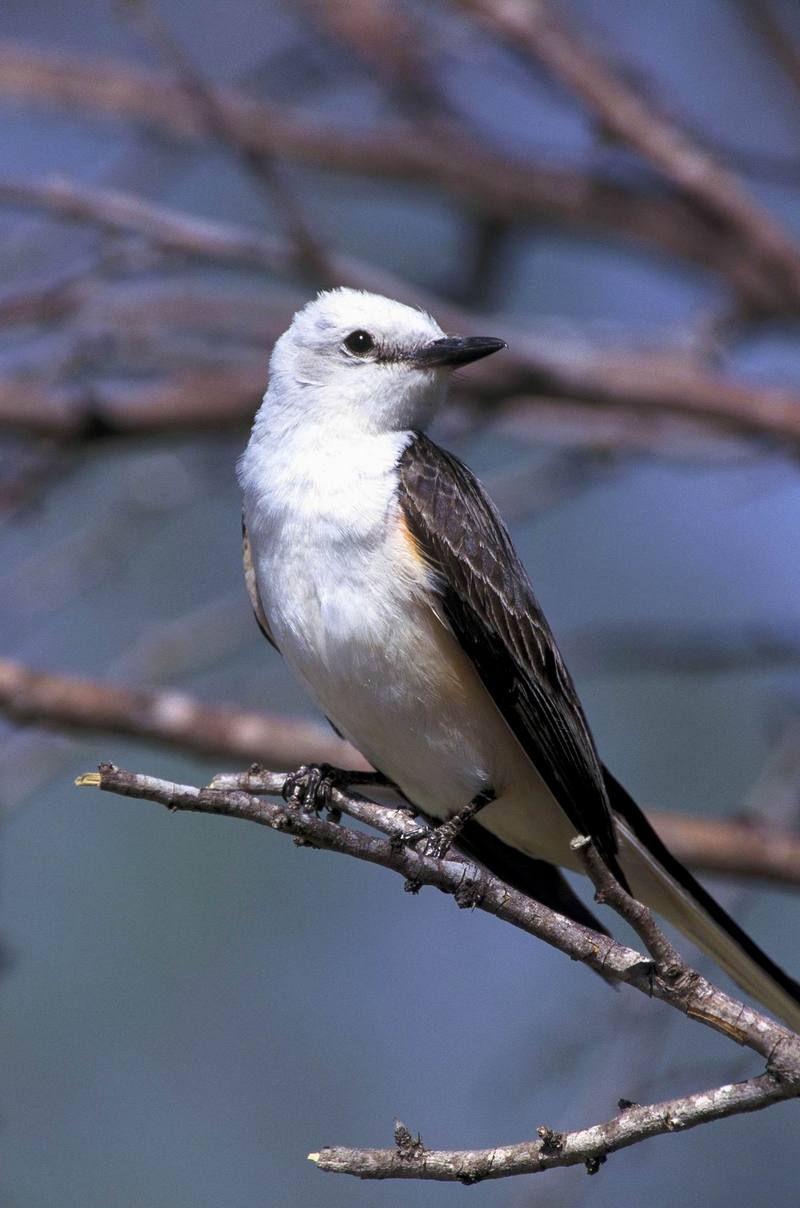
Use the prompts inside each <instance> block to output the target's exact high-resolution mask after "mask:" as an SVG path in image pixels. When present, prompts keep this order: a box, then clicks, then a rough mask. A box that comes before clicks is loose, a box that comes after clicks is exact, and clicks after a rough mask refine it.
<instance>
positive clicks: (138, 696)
mask: <svg viewBox="0 0 800 1208" xmlns="http://www.w3.org/2000/svg"><path fill="white" fill-rule="evenodd" d="M0 714H1V715H4V716H5V717H7V718H8V719H9V720H10V721H13V722H16V723H17V724H19V725H42V726H48V727H58V728H59V729H64V730H67V731H79V732H83V731H96V732H100V733H104V734H125V735H130V736H132V737H134V738H141V739H144V740H145V741H150V742H157V743H159V744H162V745H164V746H167V747H173V748H175V749H177V750H180V751H185V752H191V753H194V754H197V755H201V756H203V757H204V758H211V757H214V756H221V757H222V758H224V759H229V760H231V762H233V763H239V762H241V763H250V762H254V763H257V764H265V765H266V766H267V767H277V768H280V767H292V766H296V765H299V764H301V763H303V762H312V763H332V764H334V765H338V766H343V767H349V768H367V766H368V765H367V764H366V763H365V761H364V759H363V757H362V756H361V755H360V754H359V753H358V752H357V751H356V750H355V749H354V748H353V747H351V746H350V745H349V744H348V743H346V742H343V741H342V740H341V739H338V738H336V736H335V735H334V734H332V733H331V732H330V731H329V730H328V729H327V727H323V726H318V725H315V724H314V723H313V722H308V721H304V720H301V719H292V718H287V717H283V716H275V715H269V714H265V713H254V712H248V711H246V710H243V709H237V708H233V707H232V706H224V705H223V706H219V705H216V706H214V705H207V704H204V703H202V702H200V701H198V700H197V699H195V698H194V697H192V696H190V695H188V694H186V693H183V692H175V691H161V692H158V691H153V690H147V689H141V688H139V689H134V688H129V687H127V686H124V685H122V684H118V683H107V682H104V681H102V680H92V679H86V678H83V677H81V678H79V677H76V676H69V675H56V674H53V673H52V672H45V671H36V670H33V669H32V668H30V667H26V666H25V665H24V664H22V663H18V662H14V661H12V660H11V659H0ZM281 783H282V781H281V780H280V775H279V774H276V773H269V772H263V771H260V772H259V773H257V774H256V773H253V772H244V773H231V774H229V775H224V776H218V777H216V778H215V780H214V787H216V788H221V789H232V788H238V789H242V790H244V791H245V792H249V793H260V792H267V791H269V792H277V791H279V789H280V784H281ZM343 808H344V812H346V813H347V812H349V811H348V809H347V806H346V803H344V804H343ZM647 813H648V818H649V819H650V821H651V822H652V824H653V826H654V827H655V829H656V830H657V831H658V833H659V835H660V836H661V838H662V839H663V840H664V842H665V843H666V844H667V846H668V847H669V848H670V849H671V850H672V851H674V853H675V855H676V856H677V857H678V859H679V860H682V861H683V862H684V863H686V864H689V865H690V866H691V867H692V868H695V869H699V870H700V871H703V872H712V873H721V874H723V875H726V876H731V877H737V878H743V879H747V878H751V877H752V878H755V879H760V880H765V881H769V882H771V883H777V884H782V885H786V886H797V885H800V835H797V834H796V833H794V832H793V831H791V830H789V829H786V828H782V827H778V826H774V825H771V826H765V825H761V824H755V823H750V822H741V821H736V820H732V819H726V818H714V819H712V818H702V817H697V816H690V815H687V814H678V813H667V812H665V811H662V810H648V812H647ZM389 814H390V815H391V816H390V817H389V815H387V820H385V821H386V826H380V827H379V828H378V829H380V830H385V831H386V833H388V834H392V833H393V831H394V829H396V826H397V815H396V812H395V811H389ZM354 816H356V815H354ZM357 816H359V817H360V815H357ZM362 820H364V819H362ZM368 821H369V823H370V825H372V826H375V825H376V822H375V816H371V817H370V819H368ZM404 825H405V826H406V829H407V830H408V829H410V824H409V823H408V822H405V823H404ZM387 827H388V829H387Z"/></svg>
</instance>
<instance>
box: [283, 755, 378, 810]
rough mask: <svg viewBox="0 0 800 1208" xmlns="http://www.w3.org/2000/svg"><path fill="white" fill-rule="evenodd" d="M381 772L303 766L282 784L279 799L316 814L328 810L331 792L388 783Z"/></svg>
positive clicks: (327, 765) (328, 766)
mask: <svg viewBox="0 0 800 1208" xmlns="http://www.w3.org/2000/svg"><path fill="white" fill-rule="evenodd" d="M389 783H390V781H389V780H387V778H386V777H385V776H384V775H383V774H382V773H381V772H365V771H356V770H355V769H349V768H335V767H333V765H332V764H330V763H312V764H303V766H302V767H300V768H298V769H297V771H296V772H292V773H291V774H290V775H289V776H287V777H286V780H285V781H284V782H283V797H284V800H285V801H286V802H287V804H288V805H294V806H297V807H299V808H301V809H306V810H314V811H319V810H321V809H329V808H330V806H331V796H332V793H333V790H334V789H347V788H350V786H351V785H353V784H382V785H385V784H389Z"/></svg>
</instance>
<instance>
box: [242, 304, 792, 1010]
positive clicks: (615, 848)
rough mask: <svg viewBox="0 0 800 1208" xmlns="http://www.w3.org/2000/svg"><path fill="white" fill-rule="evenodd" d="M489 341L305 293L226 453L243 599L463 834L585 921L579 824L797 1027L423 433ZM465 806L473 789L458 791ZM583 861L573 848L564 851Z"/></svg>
mask: <svg viewBox="0 0 800 1208" xmlns="http://www.w3.org/2000/svg"><path fill="white" fill-rule="evenodd" d="M503 347H505V345H504V343H503V341H502V340H497V339H490V338H481V337H467V338H459V337H448V336H446V335H445V334H444V332H443V331H442V330H441V328H440V327H439V326H438V324H437V323H436V322H435V321H434V320H433V319H432V318H431V317H430V316H429V315H426V314H424V313H423V312H421V311H419V310H414V309H412V308H411V307H408V306H403V305H401V304H400V303H399V302H393V301H391V300H389V299H388V298H382V297H378V296H376V295H374V294H367V293H361V292H358V291H355V290H350V289H340V290H333V291H331V292H329V293H324V294H321V295H320V296H319V297H318V298H317V299H316V300H315V301H313V302H310V303H309V304H308V305H307V306H306V307H304V308H303V310H301V311H299V312H298V313H297V314H296V315H295V317H294V320H293V322H292V325H291V327H290V328H289V330H288V331H287V332H285V333H284V335H282V336H281V338H280V339H279V340H278V342H277V343H276V345H275V349H274V352H273V354H272V360H271V363H270V379H269V388H268V390H267V393H266V395H265V397H264V402H263V405H262V407H261V408H260V410H259V412H258V415H257V416H256V420H255V423H254V425H253V432H252V435H251V437H250V442H249V444H248V446H247V450H246V451H245V453H244V455H243V457H242V459H241V463H240V466H239V475H240V481H241V484H242V488H243V491H244V523H245V570H246V577H247V584H248V589H249V591H250V597H251V600H252V603H253V607H254V609H255V612H256V616H257V618H258V621H259V623H260V625H261V627H262V629H263V631H264V633H265V634H266V636H267V637H268V638H269V640H270V641H271V642H272V643H273V644H274V645H275V646H276V647H277V648H278V650H279V651H280V652H281V654H282V655H283V656H284V658H285V659H286V661H287V662H288V663H289V665H290V666H291V667H292V669H293V670H294V672H295V673H296V674H297V675H298V676H299V677H300V679H301V680H302V681H303V682H304V683H305V685H306V687H307V688H308V690H309V692H310V693H311V695H312V696H313V697H314V698H315V699H316V700H317V702H318V703H319V705H320V706H321V707H322V709H323V710H324V711H325V713H326V714H327V716H328V718H329V719H330V720H331V722H332V723H333V724H334V726H335V727H336V729H337V730H338V731H339V732H340V733H341V734H342V735H344V737H346V738H348V739H349V740H350V742H352V743H353V745H354V746H356V747H357V748H358V749H359V750H360V751H361V752H363V754H364V755H365V756H366V758H367V759H368V760H369V761H370V763H371V764H372V765H373V766H374V767H375V768H378V769H379V770H380V771H381V772H382V773H383V774H384V775H385V776H387V777H388V778H389V779H390V780H391V781H393V782H394V783H395V784H396V785H397V786H398V787H399V788H400V790H401V791H402V792H403V794H404V795H405V796H406V797H407V798H408V800H409V801H410V802H411V803H413V805H415V806H416V807H417V808H418V809H420V810H421V811H422V812H423V813H424V814H426V815H427V816H428V817H429V818H431V819H435V820H437V821H439V822H443V821H445V820H448V819H451V818H453V817H454V816H455V815H458V814H461V813H462V811H464V810H465V807H468V806H469V805H470V803H472V810H473V811H474V816H473V817H471V818H470V819H469V820H468V821H467V822H466V823H465V824H464V825H463V827H462V829H461V830H460V833H459V835H458V837H457V840H456V842H457V844H458V846H459V847H461V848H462V849H464V850H465V851H467V852H468V853H469V854H471V855H472V856H474V857H476V858H477V859H479V860H480V861H481V862H482V863H483V864H485V865H486V866H487V867H488V868H489V869H490V870H492V871H493V872H496V873H497V874H498V875H499V876H501V877H503V878H504V879H505V880H507V881H509V882H510V883H511V884H513V885H515V886H516V887H518V888H519V889H521V890H523V891H524V892H525V893H527V894H529V895H530V896H531V897H533V898H536V899H537V900H539V901H541V902H543V903H545V904H546V905H549V906H552V907H553V908H554V909H556V910H559V911H561V912H562V913H563V914H566V915H568V916H570V917H571V918H574V919H577V920H578V921H579V922H582V923H588V924H589V925H592V926H598V924H597V923H596V922H594V920H593V917H592V915H591V913H590V912H589V910H588V909H587V908H586V907H585V906H584V905H583V904H582V903H581V902H580V900H579V899H578V898H577V897H576V895H575V894H574V893H573V891H572V890H571V888H570V887H569V885H568V883H567V882H566V880H565V879H564V878H563V876H562V874H561V873H560V872H559V870H558V867H557V866H559V865H560V866H562V867H566V868H572V869H575V868H578V865H577V863H576V857H575V854H574V853H573V852H572V851H571V849H570V840H571V839H572V838H574V836H575V835H576V833H579V834H587V835H590V836H591V837H592V838H593V840H594V842H595V844H596V846H597V848H598V850H599V851H600V853H601V855H602V856H603V858H604V859H605V860H606V862H607V864H608V865H609V867H610V868H611V869H612V870H613V871H614V873H615V874H616V875H617V876H618V877H619V878H620V880H622V881H623V883H625V882H627V885H628V886H629V887H630V889H631V891H632V892H633V894H634V895H635V896H636V897H637V898H639V899H640V900H641V901H643V902H645V903H647V904H648V905H650V906H652V907H653V908H654V909H656V910H657V911H659V913H661V914H662V915H663V916H664V917H665V918H667V919H668V920H669V921H670V922H672V923H674V924H675V925H676V926H677V927H679V928H680V929H681V930H682V931H683V932H684V933H685V934H686V935H687V936H689V937H690V938H691V939H692V940H693V941H694V942H695V943H696V944H697V945H698V946H699V947H700V948H702V949H703V950H704V951H705V952H707V953H709V954H710V955H711V956H713V957H714V959H715V960H716V961H717V962H718V963H719V964H720V965H721V966H722V968H724V969H725V970H726V971H727V972H728V973H729V974H730V976H731V977H733V978H734V980H735V981H737V982H738V984H739V985H740V986H741V987H742V988H743V989H745V990H747V991H748V992H749V993H751V994H753V995H754V996H755V997H756V998H757V999H760V1000H761V1002H763V1003H764V1005H765V1006H767V1007H769V1008H770V1009H771V1010H773V1011H774V1012H775V1013H776V1014H778V1015H779V1016H781V1017H782V1018H783V1019H785V1020H786V1021H787V1022H788V1023H790V1024H791V1025H792V1026H793V1027H795V1028H799V1027H800V985H798V983H797V982H795V981H794V980H793V979H792V978H790V977H788V976H787V974H785V973H784V972H783V971H782V970H781V969H779V968H778V967H777V966H776V965H775V964H774V963H773V962H772V961H771V960H770V959H769V957H768V956H766V955H765V953H763V952H762V951H761V950H760V949H759V948H758V947H757V946H756V945H755V944H754V943H753V941H752V940H751V939H750V938H749V937H748V936H747V935H746V934H745V933H744V932H743V931H742V930H741V928H740V927H738V926H737V924H736V923H735V922H734V921H733V920H732V919H731V918H729V917H728V915H727V914H726V913H725V912H724V911H723V910H722V908H721V907H720V906H718V905H717V903H716V902H715V901H714V900H713V898H712V897H711V896H710V895H709V894H708V893H706V891H705V890H704V889H703V888H702V886H700V885H699V884H698V883H697V881H695V879H694V877H693V876H692V875H691V874H690V873H689V872H688V871H687V870H686V869H685V868H683V866H682V865H681V864H680V863H679V862H678V861H677V860H676V859H675V858H674V857H673V856H671V855H670V853H669V852H668V851H667V850H666V848H665V847H664V845H663V844H662V843H661V842H660V840H659V839H658V837H657V836H656V834H655V833H654V831H653V830H652V828H651V827H650V825H649V823H648V822H647V821H646V819H645V817H644V815H643V814H642V813H641V811H640V810H639V809H638V807H637V806H636V805H635V803H634V802H633V801H632V799H631V798H630V797H629V796H628V794H627V793H626V792H625V790H624V789H623V788H622V787H621V786H620V785H619V784H618V783H617V781H616V780H615V779H614V777H613V776H612V775H611V774H610V773H609V772H608V771H607V769H606V768H605V767H604V766H603V764H602V763H601V762H600V760H599V758H598V756H597V753H596V750H595V747H594V742H593V740H592V736H591V733H590V731H589V727H588V725H587V723H586V719H585V717H584V715H583V710H582V709H581V705H580V702H579V700H578V697H577V695H576V692H575V688H574V687H573V684H572V680H571V679H570V676H569V673H568V671H567V669H566V667H565V666H564V663H563V661H562V659H561V655H560V654H559V651H558V647H557V646H556V643H555V640H554V638H553V635H552V633H551V632H550V629H549V627H548V624H547V621H546V620H545V618H544V616H543V614H542V611H541V609H540V608H539V605H538V604H537V602H536V599H535V597H534V594H533V590H532V588H531V585H530V583H529V581H528V578H527V575H526V574H525V570H524V568H523V566H522V564H521V563H520V560H519V558H518V557H517V554H516V552H515V550H514V547H513V545H512V543H511V540H510V538H509V536H508V533H507V532H506V529H505V527H504V525H503V522H502V520H501V519H500V516H499V515H498V513H497V511H496V510H495V508H494V506H493V504H492V502H491V500H490V499H489V498H488V497H487V495H486V493H485V491H484V489H483V487H482V486H481V484H480V483H479V482H478V480H477V479H476V478H475V477H474V475H473V474H471V473H470V471H469V470H468V469H467V468H466V466H464V465H463V464H462V463H461V462H460V461H458V460H457V459H456V458H455V457H453V456H452V455H451V454H450V453H447V452H445V451H444V450H443V449H440V448H439V447H438V446H437V445H435V444H434V443H433V442H432V441H431V440H429V439H428V437H427V436H425V435H423V432H422V429H424V428H425V426H426V425H427V423H428V422H429V420H430V418H431V416H432V415H433V413H434V411H435V410H436V409H437V407H438V406H439V405H440V404H441V402H442V400H443V398H444V395H445V392H446V390H447V384H448V378H449V373H450V371H451V370H452V369H453V368H454V367H457V366H459V365H465V364H467V363H469V362H470V361H475V360H477V359H478V358H479V357H484V356H488V355H489V354H490V353H494V352H497V351H498V350H499V349H501V348H503ZM468 812H469V811H468ZM579 871H580V869H579Z"/></svg>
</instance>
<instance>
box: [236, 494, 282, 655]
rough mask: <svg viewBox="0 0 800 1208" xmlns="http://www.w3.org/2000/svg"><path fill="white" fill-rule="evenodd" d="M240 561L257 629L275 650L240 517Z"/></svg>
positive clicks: (250, 551) (244, 525)
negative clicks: (242, 564)
mask: <svg viewBox="0 0 800 1208" xmlns="http://www.w3.org/2000/svg"><path fill="white" fill-rule="evenodd" d="M242 561H243V563H244V582H245V586H246V587H247V594H248V596H249V597H250V603H251V604H252V606H253V612H254V613H255V616H256V621H257V622H258V627H259V629H260V630H261V632H262V633H263V635H264V637H265V638H266V639H267V641H268V642H269V643H270V645H272V646H275V649H276V650H277V649H278V647H277V646H276V645H275V639H274V638H273V636H272V633H271V631H270V627H269V622H268V621H267V617H266V613H265V612H264V607H263V605H262V603H261V596H260V595H259V594H258V581H257V579H256V568H255V566H254V565H253V551H252V550H251V548H250V538H249V536H248V535H247V525H246V524H245V522H244V517H242Z"/></svg>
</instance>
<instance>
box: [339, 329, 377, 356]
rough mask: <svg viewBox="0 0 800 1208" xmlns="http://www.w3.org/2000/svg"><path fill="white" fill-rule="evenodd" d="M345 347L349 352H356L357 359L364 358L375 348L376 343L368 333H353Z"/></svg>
mask: <svg viewBox="0 0 800 1208" xmlns="http://www.w3.org/2000/svg"><path fill="white" fill-rule="evenodd" d="M344 346H345V348H346V349H347V351H348V352H354V353H355V355H356V356H357V357H363V356H366V354H367V353H368V352H370V351H371V350H372V349H373V348H374V347H375V341H374V340H373V338H372V336H371V335H370V334H369V332H368V331H351V332H350V335H349V336H348V337H347V339H346V340H345V342H344Z"/></svg>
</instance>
